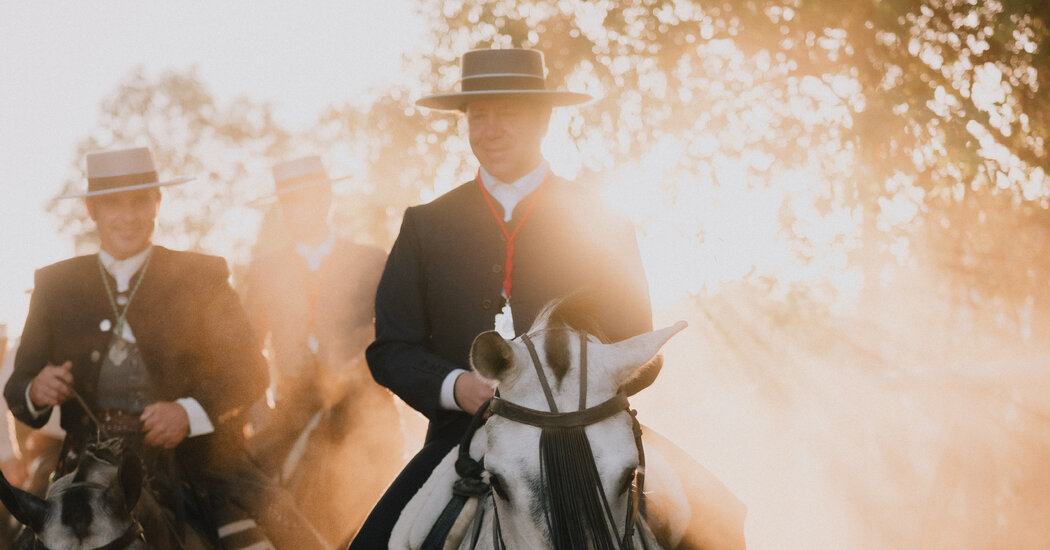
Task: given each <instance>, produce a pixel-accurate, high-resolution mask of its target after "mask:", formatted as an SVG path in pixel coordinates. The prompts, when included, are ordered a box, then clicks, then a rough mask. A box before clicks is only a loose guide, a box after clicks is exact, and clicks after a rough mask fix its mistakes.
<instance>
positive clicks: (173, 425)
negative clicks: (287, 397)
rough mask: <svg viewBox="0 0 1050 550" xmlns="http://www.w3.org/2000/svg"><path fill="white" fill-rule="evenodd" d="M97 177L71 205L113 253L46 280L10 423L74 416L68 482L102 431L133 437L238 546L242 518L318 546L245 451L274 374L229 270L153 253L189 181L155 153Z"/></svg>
mask: <svg viewBox="0 0 1050 550" xmlns="http://www.w3.org/2000/svg"><path fill="white" fill-rule="evenodd" d="M87 176H88V191H87V192H86V193H78V194H74V195H67V197H84V198H85V203H86V205H87V208H88V213H89V215H90V216H91V219H92V220H93V221H94V222H95V225H96V228H97V230H98V237H99V245H100V246H99V248H100V250H99V252H98V253H97V254H90V255H86V256H78V257H75V258H71V259H69V260H65V261H62V262H58V263H56V264H53V265H50V266H48V267H45V268H43V269H40V270H39V271H37V273H36V281H35V287H34V290H33V295H32V299H31V301H30V306H29V315H28V317H27V319H26V324H25V328H24V330H23V333H22V340H21V344H20V346H19V348H18V353H17V355H16V357H15V368H14V373H13V374H12V376H11V378H10V379H9V381H8V382H7V385H6V387H5V389H4V396H5V398H6V399H7V402H8V405H9V407H10V410H11V412H12V413H13V414H14V416H15V417H16V418H18V419H19V420H20V421H22V422H24V423H26V424H28V425H29V426H31V427H34V428H39V427H41V426H43V425H44V424H45V423H46V422H47V420H48V418H49V417H50V416H51V413H52V410H53V408H54V407H56V406H61V408H62V415H61V420H62V427H63V428H64V429H65V430H66V433H67V436H66V441H65V442H64V449H63V453H62V459H61V460H60V463H59V464H58V466H57V470H56V474H57V475H62V474H65V473H67V472H69V471H70V470H71V469H72V468H73V467H75V459H76V457H77V456H78V454H79V453H80V451H81V450H82V449H83V448H84V446H85V445H86V444H87V443H89V442H90V441H92V440H93V439H94V438H96V437H97V434H99V433H100V432H101V433H102V434H104V435H106V436H116V437H121V438H122V439H124V440H125V441H126V442H128V443H130V444H131V445H132V446H133V447H134V448H136V449H138V450H139V452H140V453H141V455H142V456H143V458H144V462H145V466H146V467H147V469H148V470H149V471H151V472H152V473H153V474H154V476H153V478H155V479H163V478H165V474H170V473H171V472H180V473H178V474H175V475H176V476H185V477H186V479H188V481H190V482H191V483H192V484H193V486H194V488H195V489H197V490H202V491H205V492H207V493H208V498H209V499H210V500H211V502H209V504H211V505H212V506H214V509H215V513H217V514H220V515H222V516H223V517H222V518H219V521H218V524H217V525H215V527H216V528H218V529H219V534H220V535H226V536H227V538H225V539H224V541H223V542H224V544H226V546H227V547H231V546H230V544H231V543H234V541H235V539H236V538H238V537H240V538H243V537H246V536H247V535H248V533H246V532H244V530H243V528H244V527H245V526H247V525H249V523H250V522H247V521H231V522H228V523H227V522H225V521H223V518H225V517H227V516H231V515H232V516H231V517H230V518H227V519H232V518H233V517H236V518H237V519H238V520H243V519H244V517H243V514H241V512H238V511H237V510H238V509H244V510H248V511H251V512H252V513H253V515H256V516H265V518H264V519H267V520H271V523H270V525H269V527H271V528H272V533H271V534H272V535H273V536H274V537H275V540H276V539H279V538H283V537H284V536H287V537H288V539H287V540H288V543H287V544H288V546H291V545H292V544H295V545H296V546H299V547H304V546H310V545H312V544H311V542H306V541H308V540H310V539H311V537H312V533H313V531H312V528H310V527H309V526H308V525H304V524H303V522H301V521H300V520H301V516H299V515H298V513H297V512H296V511H295V510H294V508H290V507H289V506H288V505H287V498H286V497H282V495H280V494H279V493H276V492H273V491H271V490H270V489H271V485H272V484H270V483H269V480H268V479H266V478H265V476H262V475H261V474H260V473H259V472H258V470H257V469H255V468H254V466H252V465H251V463H250V461H248V460H247V455H246V453H245V452H244V442H243V435H242V425H243V422H242V420H241V412H242V411H243V410H244V408H245V407H247V406H248V405H250V404H251V403H252V402H253V401H254V400H255V399H256V398H258V397H259V396H260V395H261V394H262V392H263V391H264V390H265V388H266V384H267V371H266V366H265V364H264V362H263V358H262V355H261V353H260V351H259V349H258V348H257V346H256V345H255V340H254V338H253V336H252V332H251V329H250V327H249V325H248V320H247V317H246V315H245V313H244V310H243V309H242V308H241V305H240V302H239V300H238V297H237V294H236V293H235V292H234V291H233V289H232V288H231V287H230V285H229V282H228V280H227V279H228V277H229V271H228V269H227V267H226V262H225V260H223V259H222V258H218V257H214V256H206V255H203V254H195V253H190V252H179V251H173V250H169V249H167V248H164V247H161V246H155V245H153V242H152V241H153V231H154V226H155V221H156V216H157V211H158V209H159V206H160V200H161V195H160V190H159V187H161V186H164V185H171V184H176V183H182V182H185V181H188V180H189V179H190V178H178V179H175V180H168V181H161V180H160V179H159V178H158V176H157V172H156V169H155V168H154V166H153V158H152V155H151V154H150V151H149V150H148V149H146V148H136V149H125V150H117V151H104V152H99V153H92V154H89V155H88V156H87ZM169 479H170V478H169ZM163 489H165V490H167V491H168V493H167V494H158V497H159V498H160V499H161V500H162V501H163V500H167V502H164V504H166V505H168V506H173V507H184V506H186V503H185V502H183V501H182V500H181V496H180V493H179V491H178V489H177V488H175V487H174V486H172V485H169V486H167V487H165V488H163ZM140 507H141V506H140ZM239 514H241V515H240V517H237V516H238V515H239ZM160 523H161V525H163V522H160ZM155 527H156V526H155ZM146 528H147V536H149V535H150V532H149V530H150V526H149V525H147V526H146ZM256 530H257V529H256ZM299 532H303V533H306V534H307V536H306V537H304V538H303V539H301V541H300V540H295V542H292V540H294V539H295V538H297V537H296V536H295V535H293V534H292V533H299ZM233 547H237V545H236V544H235V543H234V544H233Z"/></svg>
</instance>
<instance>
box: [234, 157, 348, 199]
mask: <svg viewBox="0 0 1050 550" xmlns="http://www.w3.org/2000/svg"><path fill="white" fill-rule="evenodd" d="M349 178H350V176H339V177H338V178H332V177H329V176H328V171H327V170H325V168H324V163H322V162H321V157H319V156H317V155H310V156H308V157H302V158H297V159H295V160H289V161H285V162H279V163H277V164H275V165H273V184H274V192H273V193H270V194H268V195H263V196H262V197H259V198H257V199H255V200H253V201H251V203H250V204H252V205H259V204H264V203H269V202H270V201H272V200H273V199H274V198H276V197H279V196H281V195H284V194H286V193H291V192H292V191H298V190H299V189H305V188H307V187H313V186H315V185H325V184H331V183H333V182H337V181H342V180H345V179H349Z"/></svg>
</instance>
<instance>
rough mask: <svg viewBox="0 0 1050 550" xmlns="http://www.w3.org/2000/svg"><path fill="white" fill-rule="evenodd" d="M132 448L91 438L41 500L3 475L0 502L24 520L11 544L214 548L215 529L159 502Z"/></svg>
mask: <svg viewBox="0 0 1050 550" xmlns="http://www.w3.org/2000/svg"><path fill="white" fill-rule="evenodd" d="M133 448H134V447H133V446H130V445H129V444H128V443H127V442H126V441H125V440H124V439H121V438H109V439H101V440H98V441H95V442H92V443H88V444H87V445H86V446H85V447H84V449H83V450H82V451H81V452H80V453H79V454H77V456H76V458H75V464H71V465H69V466H70V467H71V468H72V470H65V471H68V473H66V474H65V475H62V476H61V477H59V478H58V479H56V480H55V481H54V482H53V483H52V484H51V487H50V488H49V489H48V491H47V496H46V497H45V498H40V497H38V496H36V495H33V494H32V493H28V492H26V491H23V490H21V489H19V488H17V487H14V486H12V485H11V484H10V483H9V482H8V481H7V479H6V478H4V477H3V475H2V473H0V501H2V502H3V504H4V506H6V507H7V509H8V510H9V511H10V512H11V515H12V516H14V518H15V519H17V520H18V521H19V522H20V523H21V524H22V525H24V526H25V528H24V529H23V530H22V532H21V533H20V534H19V536H18V538H17V539H16V540H15V542H14V544H13V546H12V548H13V549H14V550H29V549H51V550H58V549H69V550H89V549H90V550H120V549H123V548H128V549H133V550H137V549H143V548H155V549H161V550H169V549H171V550H174V549H179V550H190V549H195V550H208V549H212V548H218V547H219V545H218V542H217V540H218V535H217V534H216V533H215V530H214V528H213V527H209V526H207V525H205V522H204V521H203V520H202V519H201V518H192V517H185V516H187V514H182V515H181V517H179V516H178V515H177V514H175V513H173V511H172V510H170V509H168V508H165V506H163V505H162V504H161V503H160V501H161V500H162V499H159V498H158V495H157V493H156V489H155V488H153V487H151V484H152V482H150V481H149V480H150V477H149V476H147V474H146V473H145V470H144V468H143V462H142V459H141V458H140V457H139V456H138V454H137V453H135V452H134V450H133ZM67 459H68V457H67ZM154 481H155V480H154ZM140 522H141V523H140ZM147 536H148V538H149V540H148V541H147Z"/></svg>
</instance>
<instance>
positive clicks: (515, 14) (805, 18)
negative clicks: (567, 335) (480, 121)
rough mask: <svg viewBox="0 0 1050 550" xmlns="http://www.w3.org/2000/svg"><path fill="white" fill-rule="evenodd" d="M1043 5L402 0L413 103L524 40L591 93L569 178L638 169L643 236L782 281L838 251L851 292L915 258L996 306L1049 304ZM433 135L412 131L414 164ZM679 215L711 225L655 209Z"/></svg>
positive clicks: (438, 123) (939, 0)
mask: <svg viewBox="0 0 1050 550" xmlns="http://www.w3.org/2000/svg"><path fill="white" fill-rule="evenodd" d="M1047 10H1048V8H1047V6H1046V5H1045V3H1043V2H1039V1H1035V0H1022V1H992V2H974V1H963V0H925V1H923V2H912V1H910V0H851V1H836V2H824V1H820V2H818V1H812V0H808V1H807V0H765V1H759V0H746V1H745V0H739V1H737V0H725V1H721V2H710V3H708V2H695V1H685V0H633V1H624V2H621V1H616V2H613V1H608V0H607V1H597V2H590V1H582V0H540V1H533V2H515V1H511V0H502V1H480V0H461V1H457V2H445V1H437V0H421V1H420V12H421V13H425V14H440V15H441V17H439V18H431V19H432V20H433V21H434V27H433V35H432V40H433V44H434V46H433V48H432V49H431V50H430V51H428V52H427V54H426V55H425V56H424V57H423V59H422V61H423V63H424V71H425V73H424V75H423V76H422V78H423V85H422V88H420V89H419V90H418V93H417V94H416V95H414V96H413V97H418V96H419V95H422V94H425V93H430V92H442V91H449V90H453V89H455V87H456V79H457V78H458V67H457V63H458V58H459V56H460V55H461V54H462V52H463V51H465V50H467V49H470V48H476V47H490V46H494V47H507V46H524V47H536V48H539V49H541V50H543V51H544V52H545V53H546V60H547V65H548V68H549V77H550V80H551V81H552V82H553V83H554V84H555V85H557V86H565V85H568V86H570V87H573V88H575V89H581V88H582V89H585V90H589V91H592V92H594V93H595V94H596V95H598V96H599V99H598V100H597V101H595V102H594V103H593V104H592V105H590V106H588V107H585V108H581V109H579V110H578V111H576V112H574V113H573V114H572V117H571V121H570V122H569V123H568V126H567V131H568V133H569V135H570V136H571V138H572V142H573V143H574V144H575V146H576V148H577V149H578V151H579V156H580V158H581V161H580V162H581V169H580V174H579V176H580V179H581V180H582V181H583V182H585V183H587V182H589V183H590V184H592V185H610V182H609V179H610V173H615V172H619V173H620V174H624V176H622V177H628V176H627V174H629V175H630V176H631V177H633V178H634V179H635V180H636V181H637V180H638V179H641V180H643V181H638V182H637V187H640V186H641V185H642V184H643V183H644V184H645V185H646V187H645V191H641V190H639V191H636V192H635V194H633V195H629V196H630V197H631V198H632V199H634V200H633V201H632V202H631V206H632V209H633V210H634V213H633V215H634V217H635V221H636V222H637V223H638V224H639V226H640V227H641V228H642V231H643V235H644V234H645V233H646V232H649V233H650V234H652V235H655V236H659V237H665V236H666V235H669V234H677V235H679V236H680V237H684V238H686V239H691V240H692V242H701V243H703V244H704V246H703V247H696V249H695V251H694V252H692V254H693V255H705V254H706V256H704V257H702V258H694V259H693V261H689V258H688V254H687V256H686V258H684V259H683V258H679V261H685V262H686V264H687V265H703V264H705V263H706V264H707V265H710V264H711V262H715V263H721V264H722V265H726V264H729V265H732V263H733V262H734V261H739V259H738V258H737V257H736V255H735V252H734V251H735V250H737V251H738V250H740V249H744V250H746V251H748V252H750V253H751V254H750V256H751V257H752V260H750V261H749V262H744V263H742V264H741V265H740V266H739V268H738V269H730V270H729V275H728V277H727V280H732V279H733V278H737V277H739V276H742V275H745V274H750V276H752V277H759V278H761V277H764V276H770V275H774V274H777V277H778V278H780V279H781V280H782V281H781V282H783V283H784V284H786V285H788V286H790V285H791V284H792V282H793V281H792V280H791V278H790V277H788V278H786V279H785V277H784V272H785V271H791V270H796V271H798V270H803V271H804V270H806V269H807V267H806V266H809V269H810V271H811V272H824V273H831V272H834V271H835V270H834V269H829V268H831V267H834V266H839V265H841V263H842V258H843V257H845V258H847V259H848V263H849V264H850V265H855V266H860V269H861V271H862V274H863V276H864V281H865V284H866V285H868V286H869V287H871V286H878V282H879V281H880V279H881V278H883V277H884V276H885V273H884V272H883V270H884V266H885V265H886V263H887V261H890V262H895V263H898V264H907V263H909V262H911V263H914V262H922V263H924V264H925V265H933V266H936V267H937V268H938V269H941V270H943V271H944V274H945V277H946V278H947V279H948V280H950V281H952V282H953V284H955V285H956V288H957V291H958V296H960V299H962V300H964V301H972V302H976V303H978V305H980V306H982V307H984V306H995V307H998V308H999V309H1000V311H1005V312H1007V313H1008V316H1009V317H1011V318H1016V315H1017V311H1018V310H1019V308H1020V309H1021V310H1025V309H1026V308H1027V309H1033V305H1032V304H1035V306H1034V309H1035V310H1037V311H1042V312H1045V311H1046V310H1050V287H1048V285H1047V283H1046V281H1048V280H1050V264H1048V263H1047V262H1046V261H1045V258H1048V257H1050V256H1048V255H1047V254H1046V252H1048V250H1047V249H1046V241H1047V237H1046V234H1047V229H1048V224H1047V223H1046V221H1045V220H1046V215H1045V214H1046V209H1047V207H1048V206H1050V186H1048V179H1047V169H1048V165H1050V159H1048V152H1047V138H1048V136H1047V132H1048V131H1050V130H1048V128H1050V125H1048V124H1047V122H1048V121H1050V118H1048V113H1050V104H1048V101H1047V99H1046V97H1047V96H1046V92H1045V90H1046V88H1047V84H1048V78H1050V76H1048V75H1050V54H1048V50H1050V48H1048V38H1050V34H1048V28H1047V22H1048V20H1050V19H1048V18H1047ZM405 99H407V98H405ZM402 104H403V106H404V109H405V110H406V113H409V114H411V115H412V117H410V118H412V119H414V118H415V113H416V112H417V111H415V110H414V109H413V107H412V106H411V104H410V103H408V102H403V103H402ZM412 122H413V123H416V121H415V120H412ZM419 123H420V124H426V125H427V131H429V132H430V133H431V135H436V136H438V139H437V143H438V144H441V143H446V142H448V140H446V139H445V138H446V137H449V136H450V135H451V134H453V133H455V132H457V131H459V128H458V125H456V124H452V123H450V122H449V119H448V117H446V116H441V115H433V114H429V115H428V116H427V117H426V118H425V119H423V120H421V121H419ZM435 149H436V148H435V147H434V142H432V141H431V142H427V143H423V142H422V140H421V138H416V140H415V141H414V151H413V152H414V153H417V154H418V155H419V157H420V158H422V159H423V161H422V165H426V166H428V167H430V168H434V167H435V164H434V163H435V162H436V161H435V160H433V159H434V157H432V156H431V155H433V154H435ZM446 153H447V151H446ZM459 158H460V162H461V163H462V164H463V166H461V167H460V168H459V169H458V170H456V169H452V170H451V171H452V172H455V173H457V174H458V175H459V176H460V177H463V176H465V175H467V174H469V168H467V167H466V165H467V164H469V162H470V159H469V156H465V155H464V156H461V157H459ZM647 158H648V159H649V162H648V163H647V164H646V163H645V161H644V159H647ZM632 163H634V165H633V166H632ZM643 164H644V166H643ZM395 177H396V176H395ZM431 179H433V178H431ZM613 179H615V178H613ZM612 185H615V182H614V183H613V184H612ZM620 185H621V186H623V185H625V184H620ZM654 189H655V190H658V191H659V193H653V192H652V191H653V190H654ZM764 202H768V203H769V204H767V206H766V208H765V209H764V210H763V209H762V208H761V204H762V203H764ZM745 203H746V204H745ZM705 204H706V205H709V204H713V205H714V210H718V209H719V207H721V209H722V210H723V211H724V210H730V211H741V212H746V211H747V204H750V205H752V207H755V206H756V205H758V208H757V210H756V212H755V214H756V217H761V216H766V215H768V214H770V213H772V214H773V215H774V216H776V217H777V218H778V220H779V227H777V228H770V229H769V231H770V234H769V235H759V236H757V238H758V239H763V238H764V239H767V240H770V241H772V242H775V243H776V246H777V247H778V248H781V249H787V250H789V251H790V253H789V254H787V255H786V256H782V257H780V256H778V258H777V259H776V260H771V259H770V258H768V257H766V258H763V256H769V254H768V250H759V249H750V247H753V246H754V241H755V240H756V236H755V235H748V234H746V232H744V235H743V237H741V236H739V235H740V234H741V231H739V230H740V229H742V228H741V227H739V226H731V227H732V229H733V231H732V233H735V234H737V235H738V236H734V235H733V234H730V233H726V232H724V231H721V230H720V229H719V227H722V226H725V221H726V220H724V219H719V218H718V215H717V212H710V211H709V210H708V209H706V208H705V206H704V205H705ZM647 206H648V207H647ZM690 209H691V210H694V211H697V213H698V217H700V215H712V216H713V221H710V222H709V221H705V220H704V219H698V220H696V222H695V223H692V224H683V223H682V222H681V221H680V220H681V219H682V217H683V216H668V215H666V213H667V212H668V211H669V210H672V211H673V210H678V211H688V210H690ZM668 220H679V221H678V222H675V223H676V225H674V226H673V227H668V226H667V224H668V223H670V222H668ZM643 238H644V237H643ZM720 245H721V248H720ZM1004 245H1005V246H1004ZM704 250H707V252H705V251H704ZM711 250H716V251H718V252H710V251H711ZM1026 251H1027V253H1026ZM1004 268H1005V269H1004ZM1003 271H1007V272H1010V273H1013V274H1015V275H1013V276H1011V277H1010V278H1009V279H1007V280H1003V279H1000V278H999V274H1001V273H1002V272H1003ZM719 282H724V281H708V283H709V284H708V283H705V284H704V285H693V286H691V287H688V288H686V289H685V290H688V291H691V292H694V293H695V292H702V291H703V290H704V289H708V290H710V289H711V288H712V285H715V286H717V284H718V283H719ZM827 282H828V283H829V284H831V285H832V286H834V283H835V282H834V281H827ZM807 284H809V285H810V286H811V287H813V288H815V289H818V293H819V288H820V286H821V285H820V283H819V282H818V283H814V282H813V281H812V279H810V280H809V281H808V283H807ZM1044 314H1045V313H1044ZM1045 323H1046V322H1045V321H1044V322H1043V325H1042V326H1046V324H1045Z"/></svg>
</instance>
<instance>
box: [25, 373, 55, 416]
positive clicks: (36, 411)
mask: <svg viewBox="0 0 1050 550" xmlns="http://www.w3.org/2000/svg"><path fill="white" fill-rule="evenodd" d="M31 387H33V383H32V382H30V383H29V385H28V386H26V405H27V409H28V410H29V414H30V415H32V416H33V418H40V417H41V416H44V415H45V414H47V412H48V411H50V410H51V405H48V406H46V407H42V408H39V409H38V408H36V406H35V405H33V400H32V399H30V398H29V388H31Z"/></svg>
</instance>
